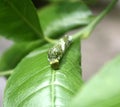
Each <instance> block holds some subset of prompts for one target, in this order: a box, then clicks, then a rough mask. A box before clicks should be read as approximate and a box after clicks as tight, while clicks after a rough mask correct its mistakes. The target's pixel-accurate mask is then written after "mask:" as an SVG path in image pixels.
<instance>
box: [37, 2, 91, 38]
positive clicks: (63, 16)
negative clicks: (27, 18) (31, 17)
mask: <svg viewBox="0 0 120 107" xmlns="http://www.w3.org/2000/svg"><path fill="white" fill-rule="evenodd" d="M38 16H39V19H40V22H41V26H42V29H43V32H44V35H45V36H49V37H54V38H59V37H60V36H61V35H62V34H64V33H66V32H67V31H69V30H71V29H74V28H77V27H83V26H85V25H87V24H89V23H90V22H91V21H92V20H93V14H92V12H91V11H90V10H89V8H88V7H87V6H86V5H85V4H84V3H83V2H75V3H71V2H69V3H68V2H65V3H63V2H61V3H58V4H52V5H49V6H46V7H44V8H43V9H42V10H39V11H38Z"/></svg>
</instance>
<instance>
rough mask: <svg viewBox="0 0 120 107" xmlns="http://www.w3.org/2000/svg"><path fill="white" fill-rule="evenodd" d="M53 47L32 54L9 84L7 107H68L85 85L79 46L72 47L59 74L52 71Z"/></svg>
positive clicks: (65, 56) (17, 70) (62, 62)
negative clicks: (49, 50) (49, 54)
mask: <svg viewBox="0 0 120 107" xmlns="http://www.w3.org/2000/svg"><path fill="white" fill-rule="evenodd" d="M48 47H50V45H47V46H44V47H41V48H39V49H37V50H36V51H34V52H32V53H31V54H29V55H28V56H27V57H26V58H24V59H23V60H22V62H21V63H20V64H19V65H18V66H17V68H16V69H15V72H14V73H13V75H12V76H11V78H10V79H9V80H8V84H7V87H6V91H5V96H4V107H57V106H59V107H68V105H69V103H70V99H71V98H72V97H73V95H75V93H76V92H77V90H78V89H79V88H80V87H81V85H82V83H83V81H82V78H81V69H80V46H79V43H73V44H72V45H71V47H70V48H69V50H68V51H67V52H66V54H65V55H64V57H63V58H62V60H61V63H60V68H59V70H53V69H52V68H51V67H50V64H49V62H48V58H47V51H48Z"/></svg>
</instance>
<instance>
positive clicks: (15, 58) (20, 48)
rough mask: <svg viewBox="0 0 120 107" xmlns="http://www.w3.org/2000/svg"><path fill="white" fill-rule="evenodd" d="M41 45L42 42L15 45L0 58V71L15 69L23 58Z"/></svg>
mask: <svg viewBox="0 0 120 107" xmlns="http://www.w3.org/2000/svg"><path fill="white" fill-rule="evenodd" d="M41 44H42V41H34V42H23V43H15V44H14V45H13V46H12V47H10V48H9V49H8V50H7V51H6V52H5V53H3V55H2V56H1V57H0V71H6V70H10V69H13V68H15V67H16V65H17V64H18V63H19V62H20V61H21V59H22V58H23V57H25V56H26V55H27V54H28V53H29V52H31V51H32V50H33V49H35V48H37V47H39V46H40V45H41Z"/></svg>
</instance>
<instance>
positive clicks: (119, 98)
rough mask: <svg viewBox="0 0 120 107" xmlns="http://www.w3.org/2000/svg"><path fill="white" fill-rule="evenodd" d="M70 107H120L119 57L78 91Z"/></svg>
mask: <svg viewBox="0 0 120 107" xmlns="http://www.w3.org/2000/svg"><path fill="white" fill-rule="evenodd" d="M71 107H120V56H118V57H117V58H116V59H114V60H113V61H111V62H110V63H108V64H107V65H105V66H104V67H103V69H102V70H101V71H100V72H99V73H98V74H97V75H96V76H95V77H93V78H92V79H91V80H90V81H89V82H88V83H87V84H86V85H85V86H84V87H83V88H82V90H80V92H79V94H78V95H77V96H76V97H75V98H74V100H73V106H71Z"/></svg>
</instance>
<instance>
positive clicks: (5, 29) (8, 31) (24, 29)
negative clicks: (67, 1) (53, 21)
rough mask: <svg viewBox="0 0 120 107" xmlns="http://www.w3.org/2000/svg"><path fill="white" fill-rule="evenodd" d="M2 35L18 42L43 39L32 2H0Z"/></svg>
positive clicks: (14, 0) (6, 0) (25, 0)
mask: <svg viewBox="0 0 120 107" xmlns="http://www.w3.org/2000/svg"><path fill="white" fill-rule="evenodd" d="M0 35H2V36H5V37H7V38H10V39H13V40H17V41H33V40H36V39H39V38H42V30H41V28H40V25H39V21H38V17H37V14H36V10H35V8H34V6H33V4H32V2H31V0H20V1H18V0H0Z"/></svg>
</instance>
